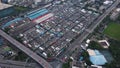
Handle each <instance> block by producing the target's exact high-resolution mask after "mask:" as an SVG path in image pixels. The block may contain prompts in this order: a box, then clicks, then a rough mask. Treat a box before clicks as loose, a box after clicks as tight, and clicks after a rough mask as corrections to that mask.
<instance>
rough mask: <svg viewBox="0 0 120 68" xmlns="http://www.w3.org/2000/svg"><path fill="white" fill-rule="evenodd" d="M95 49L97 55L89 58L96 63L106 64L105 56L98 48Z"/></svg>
mask: <svg viewBox="0 0 120 68" xmlns="http://www.w3.org/2000/svg"><path fill="white" fill-rule="evenodd" d="M94 51H95V54H96V55H95V56H90V58H89V59H90V61H91V62H92V63H93V64H94V65H104V64H105V63H107V60H106V59H105V57H104V56H103V55H102V54H101V53H100V52H99V51H98V50H94Z"/></svg>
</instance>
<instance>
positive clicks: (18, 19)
mask: <svg viewBox="0 0 120 68" xmlns="http://www.w3.org/2000/svg"><path fill="white" fill-rule="evenodd" d="M20 20H22V18H15V19H14V20H12V21H9V22H7V23H6V24H5V25H3V26H2V29H4V28H5V27H7V26H10V25H11V24H13V23H15V22H17V21H20Z"/></svg>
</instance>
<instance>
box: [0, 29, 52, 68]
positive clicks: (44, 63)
mask: <svg viewBox="0 0 120 68" xmlns="http://www.w3.org/2000/svg"><path fill="white" fill-rule="evenodd" d="M0 35H1V36H2V37H3V38H5V39H6V40H8V41H9V42H10V43H12V44H13V45H14V46H15V47H17V48H18V49H20V50H21V51H23V52H24V53H25V54H27V55H28V56H30V57H31V58H32V59H33V60H35V61H36V62H37V63H38V64H40V65H41V66H42V67H44V68H53V67H52V66H51V65H50V64H49V63H48V62H47V61H46V60H44V59H43V58H42V57H40V56H38V55H37V54H36V53H35V52H33V51H31V50H30V49H28V48H27V47H25V46H24V45H23V44H21V43H19V42H18V41H16V40H15V39H13V38H12V37H11V36H9V35H8V34H6V33H5V32H4V31H2V30H0Z"/></svg>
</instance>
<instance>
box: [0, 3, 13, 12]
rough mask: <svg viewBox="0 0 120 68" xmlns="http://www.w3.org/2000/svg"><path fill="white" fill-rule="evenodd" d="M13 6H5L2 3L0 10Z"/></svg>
mask: <svg viewBox="0 0 120 68" xmlns="http://www.w3.org/2000/svg"><path fill="white" fill-rule="evenodd" d="M11 6H12V5H8V4H3V3H1V2H0V10H2V9H5V8H8V7H11Z"/></svg>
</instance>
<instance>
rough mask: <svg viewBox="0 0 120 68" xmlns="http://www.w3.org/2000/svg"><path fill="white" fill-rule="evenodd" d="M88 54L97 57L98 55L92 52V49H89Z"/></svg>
mask: <svg viewBox="0 0 120 68" xmlns="http://www.w3.org/2000/svg"><path fill="white" fill-rule="evenodd" d="M87 52H88V54H89V55H90V56H95V55H96V54H95V51H94V50H92V49H87Z"/></svg>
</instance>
